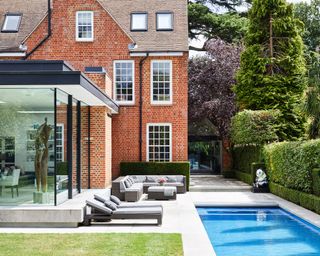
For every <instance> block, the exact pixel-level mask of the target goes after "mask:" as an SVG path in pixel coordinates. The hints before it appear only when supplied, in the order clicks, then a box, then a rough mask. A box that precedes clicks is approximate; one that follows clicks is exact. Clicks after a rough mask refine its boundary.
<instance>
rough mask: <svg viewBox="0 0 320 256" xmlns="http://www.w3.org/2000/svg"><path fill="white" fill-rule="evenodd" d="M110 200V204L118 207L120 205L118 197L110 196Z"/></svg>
mask: <svg viewBox="0 0 320 256" xmlns="http://www.w3.org/2000/svg"><path fill="white" fill-rule="evenodd" d="M110 200H111V201H112V202H114V203H115V204H116V205H120V204H121V201H120V199H119V198H118V197H116V196H114V195H111V196H110Z"/></svg>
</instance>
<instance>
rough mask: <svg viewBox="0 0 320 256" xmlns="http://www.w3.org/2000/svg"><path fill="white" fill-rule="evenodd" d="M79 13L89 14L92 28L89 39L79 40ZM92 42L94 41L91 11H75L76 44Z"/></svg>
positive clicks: (92, 14) (92, 13)
mask: <svg viewBox="0 0 320 256" xmlns="http://www.w3.org/2000/svg"><path fill="white" fill-rule="evenodd" d="M80 13H90V14H91V27H92V33H91V35H92V36H91V38H80V37H79V14H80ZM93 40H94V12H93V11H77V12H76V41H77V42H93Z"/></svg>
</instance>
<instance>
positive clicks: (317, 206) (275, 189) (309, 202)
mask: <svg viewBox="0 0 320 256" xmlns="http://www.w3.org/2000/svg"><path fill="white" fill-rule="evenodd" d="M269 188H270V191H271V193H273V194H275V195H277V196H280V197H282V198H284V199H286V200H288V201H291V202H293V203H295V204H299V205H301V206H302V207H304V208H307V209H309V210H311V211H314V212H316V213H318V214H320V197H319V196H315V195H311V194H307V193H304V192H301V191H298V190H294V189H289V188H286V187H284V186H281V185H279V184H276V183H273V182H270V183H269Z"/></svg>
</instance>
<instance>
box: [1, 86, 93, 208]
mask: <svg viewBox="0 0 320 256" xmlns="http://www.w3.org/2000/svg"><path fill="white" fill-rule="evenodd" d="M89 144H90V142H89V106H87V105H86V104H84V103H80V102H79V101H77V100H76V99H72V97H71V96H70V95H68V94H66V93H64V92H62V91H60V90H58V89H56V90H55V89H0V205H21V204H47V205H55V204H56V205H58V204H61V203H62V202H64V201H66V200H68V199H70V198H72V196H73V195H74V194H76V193H78V192H80V190H81V186H82V185H83V187H84V188H87V187H88V172H89V171H88V170H89V168H90V165H89V155H90V152H89V151H90V150H89V146H90V145H89ZM68 149H69V150H68ZM68 153H69V154H68ZM71 163H72V165H71ZM82 177H83V180H82Z"/></svg>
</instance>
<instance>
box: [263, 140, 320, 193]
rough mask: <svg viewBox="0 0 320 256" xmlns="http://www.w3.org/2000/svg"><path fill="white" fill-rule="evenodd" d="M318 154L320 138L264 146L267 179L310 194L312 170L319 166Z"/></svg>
mask: <svg viewBox="0 0 320 256" xmlns="http://www.w3.org/2000/svg"><path fill="white" fill-rule="evenodd" d="M319 156H320V140H310V141H303V142H280V143H273V144H269V145H266V146H265V147H264V159H265V161H266V166H267V171H268V172H267V173H268V177H269V180H270V181H271V182H274V183H277V184H280V185H282V186H285V187H286V188H291V189H295V190H298V191H303V192H306V193H311V194H312V193H313V190H314V188H313V187H314V186H313V185H314V184H313V182H312V176H313V175H312V170H313V169H314V168H316V167H317V166H319ZM318 182H319V181H318ZM316 183H317V180H316Z"/></svg>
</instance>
